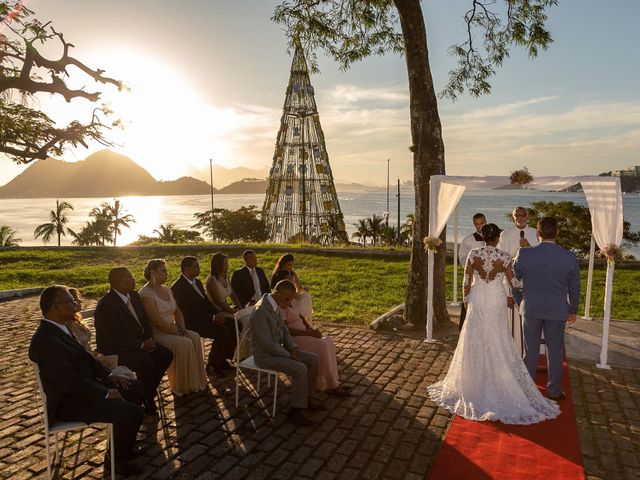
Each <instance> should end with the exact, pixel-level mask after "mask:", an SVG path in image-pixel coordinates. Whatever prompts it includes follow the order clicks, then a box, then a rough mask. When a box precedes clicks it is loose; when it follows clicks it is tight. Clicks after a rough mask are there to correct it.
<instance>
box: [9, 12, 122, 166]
mask: <svg viewBox="0 0 640 480" xmlns="http://www.w3.org/2000/svg"><path fill="white" fill-rule="evenodd" d="M0 25H1V26H2V30H1V31H0V153H5V154H6V155H7V156H9V157H10V158H11V159H12V160H14V161H15V162H17V163H29V162H31V161H32V160H35V159H46V158H47V157H49V156H50V155H60V154H62V152H63V150H64V147H65V146H67V145H70V146H74V147H76V146H78V145H82V146H84V147H87V141H89V140H93V141H97V142H98V143H101V144H102V145H106V146H109V145H111V143H110V142H109V141H107V140H106V139H105V136H104V131H105V129H108V128H110V127H111V126H113V125H116V124H118V123H119V122H118V121H115V122H111V121H107V119H108V117H109V115H110V114H111V113H112V112H111V111H110V110H109V108H108V107H107V106H106V105H102V106H96V108H95V109H94V110H93V112H92V114H91V116H90V117H89V119H88V121H87V122H81V121H79V120H74V121H72V122H71V123H69V124H68V125H67V126H66V127H58V126H57V125H56V121H55V120H54V119H51V118H49V117H48V116H47V115H46V114H45V113H44V112H42V111H40V109H39V108H38V107H37V105H34V107H33V108H32V107H31V106H29V103H30V102H29V100H31V98H32V97H33V95H35V94H37V93H40V92H41V93H49V94H53V95H60V96H62V97H63V98H64V99H65V100H66V101H67V102H70V101H71V100H72V99H74V98H85V99H87V100H88V101H89V102H94V103H95V102H98V100H99V99H100V92H95V91H94V92H88V91H86V90H84V88H80V89H73V88H71V87H70V86H69V73H68V70H72V69H70V68H69V67H76V68H77V69H78V70H80V72H81V73H79V74H78V73H77V74H74V80H75V79H76V78H78V79H82V77H83V76H84V77H85V79H89V80H91V81H93V82H96V83H102V84H111V85H114V86H116V87H118V88H119V89H122V88H123V85H122V82H120V81H118V80H114V79H112V78H109V77H107V76H105V75H104V71H103V70H100V69H97V68H96V69H94V68H90V67H88V66H87V65H85V64H84V63H83V62H81V61H79V60H78V59H76V58H75V57H73V56H71V55H70V50H71V48H73V45H72V44H71V43H69V42H67V41H66V40H65V38H64V35H63V34H62V33H60V32H57V31H56V30H55V29H54V28H53V27H52V26H51V25H50V22H46V23H45V22H41V21H39V20H38V19H37V18H35V16H34V12H33V11H32V10H29V9H28V8H27V7H26V6H25V5H24V3H23V2H21V1H19V0H14V1H6V0H0ZM54 42H59V43H60V46H61V50H62V54H61V55H60V56H59V57H57V58H55V59H51V58H47V57H45V56H44V55H43V54H42V53H41V49H43V50H47V49H50V48H51V46H52V45H51V44H52V43H54ZM14 93H15V94H18V95H14ZM14 99H16V100H17V101H15V100H14ZM109 123H110V125H109Z"/></svg>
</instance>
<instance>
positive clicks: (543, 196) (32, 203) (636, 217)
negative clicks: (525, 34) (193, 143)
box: [0, 189, 640, 258]
mask: <svg viewBox="0 0 640 480" xmlns="http://www.w3.org/2000/svg"><path fill="white" fill-rule="evenodd" d="M338 198H339V201H340V206H341V208H342V212H343V214H344V217H345V223H346V226H347V231H348V232H349V234H350V235H351V233H353V232H354V231H355V226H354V225H353V224H354V223H356V222H357V220H358V219H360V218H365V217H370V216H372V215H373V214H377V215H382V214H383V213H384V212H385V211H386V210H387V194H386V190H383V189H380V190H374V191H371V192H366V193H363V192H338ZM55 200H56V199H55V198H38V199H0V224H6V225H9V226H10V227H11V228H13V229H15V230H17V232H18V237H19V238H21V239H22V242H21V245H24V246H28V245H42V241H41V240H40V239H34V238H33V230H34V229H35V227H36V226H37V225H39V224H41V223H45V222H47V221H48V220H49V212H50V211H51V210H52V209H53V208H55ZM64 200H66V201H68V202H70V203H71V204H72V205H73V206H74V211H72V212H68V217H69V224H68V226H69V227H70V228H71V229H73V230H76V231H78V230H80V229H81V228H82V226H83V225H84V224H85V222H87V221H88V220H89V219H90V218H89V211H90V210H91V209H92V208H93V207H96V206H98V205H99V204H100V203H101V202H103V201H111V202H112V201H113V199H112V198H65V199H64ZM120 200H121V202H122V204H123V205H124V208H125V210H126V211H127V212H128V213H131V214H132V215H133V216H134V217H135V219H136V223H134V224H132V226H131V228H129V229H124V230H123V234H122V235H121V236H119V237H118V245H125V244H127V243H130V242H132V241H134V240H136V239H137V238H138V235H153V230H154V229H157V228H158V226H159V225H160V224H164V225H166V224H168V223H173V224H175V225H176V226H177V227H179V228H190V227H191V226H192V225H193V224H194V223H195V219H194V217H193V214H194V213H196V212H202V211H206V210H208V209H209V208H211V198H210V197H209V196H208V195H178V196H153V197H121V198H120ZM263 200H264V195H262V194H256V195H218V196H216V197H215V198H214V204H215V207H216V208H218V207H220V208H228V209H237V208H239V207H241V206H243V205H257V206H258V207H259V208H260V207H262V203H263ZM539 200H544V201H554V202H558V201H563V200H566V201H572V202H574V203H577V204H580V205H586V200H585V197H584V195H582V194H580V193H557V192H531V191H512V190H507V191H504V190H503V191H484V190H476V191H474V190H469V191H467V192H465V194H464V196H463V197H462V200H461V201H460V205H459V207H458V208H459V213H458V218H459V227H458V228H459V237H460V238H462V237H464V236H465V235H469V234H470V233H472V231H473V225H472V221H471V217H472V216H473V214H475V213H477V212H482V213H484V214H485V215H486V217H487V220H488V221H489V222H493V223H496V224H497V225H499V226H500V227H501V228H509V227H511V226H512V225H513V224H512V223H511V222H510V221H509V220H508V219H507V218H505V213H507V212H510V211H511V210H513V209H514V208H515V207H517V206H523V207H527V206H529V205H530V204H531V203H532V202H535V201H539ZM623 209H624V210H623V212H624V213H623V215H624V219H625V220H627V221H628V222H630V223H631V229H632V230H634V231H637V230H640V195H637V194H627V195H625V196H624V197H623ZM389 210H390V216H389V224H390V225H393V226H396V225H397V223H398V213H397V212H398V202H397V198H396V193H395V192H394V191H393V190H392V192H391V193H390V198H389ZM413 210H414V196H413V191H412V190H408V189H407V190H403V191H401V192H400V219H401V222H402V223H404V222H405V221H406V217H407V214H409V213H412V212H413ZM447 232H448V233H447V237H448V239H449V240H450V241H452V240H453V217H452V218H451V219H450V222H449V225H448V230H447ZM71 240H72V239H71V238H69V237H66V238H65V237H63V238H62V243H63V244H64V245H69V244H70V243H71ZM54 243H55V240H54ZM627 249H628V250H629V251H630V252H631V253H633V254H634V255H635V256H636V257H638V258H640V246H636V247H632V248H627Z"/></svg>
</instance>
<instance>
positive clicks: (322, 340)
mask: <svg viewBox="0 0 640 480" xmlns="http://www.w3.org/2000/svg"><path fill="white" fill-rule="evenodd" d="M271 278H272V281H273V280H274V279H275V280H276V283H277V282H280V281H281V280H290V281H293V280H291V273H290V272H289V271H288V270H279V271H277V272H276V273H275V274H274V275H273V277H271ZM303 293H304V294H307V295H308V293H307V292H303ZM300 305H301V302H300V300H299V294H296V296H295V297H294V298H293V299H292V300H291V305H290V306H288V307H287V308H285V309H284V313H285V317H284V323H285V325H286V326H287V328H288V329H289V333H290V334H291V335H292V336H293V337H294V340H295V342H296V345H298V347H300V348H301V349H302V350H304V351H306V352H313V353H315V354H316V355H318V379H317V383H316V388H317V389H318V391H321V392H323V391H324V392H327V393H328V394H329V395H335V396H338V397H348V396H349V395H350V392H349V390H348V389H347V388H346V387H342V386H341V385H340V378H339V376H338V361H337V357H336V347H335V345H334V344H333V341H332V340H331V338H329V337H323V336H322V333H320V330H318V329H317V328H313V325H312V323H311V318H309V317H305V316H304V315H302V314H301V313H300Z"/></svg>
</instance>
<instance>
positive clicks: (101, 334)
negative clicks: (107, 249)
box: [94, 267, 173, 415]
mask: <svg viewBox="0 0 640 480" xmlns="http://www.w3.org/2000/svg"><path fill="white" fill-rule="evenodd" d="M109 284H110V285H111V288H110V289H109V291H108V292H107V294H106V295H104V296H103V297H102V298H101V299H100V300H99V301H98V305H97V306H96V311H95V313H94V322H95V327H96V345H97V347H98V352H100V353H101V354H102V355H118V363H119V364H120V365H125V366H126V367H128V368H130V369H131V370H133V371H134V372H135V373H136V376H137V377H138V380H139V381H140V383H141V384H142V387H143V388H144V404H145V410H146V412H147V413H148V414H149V415H156V414H157V408H156V404H155V401H154V398H155V396H156V391H157V390H158V385H160V382H161V381H162V377H163V376H164V372H166V371H167V368H168V367H169V364H170V363H171V360H172V359H173V354H172V353H171V350H169V349H168V348H166V347H163V346H162V345H160V344H159V343H158V342H156V340H155V339H154V338H153V333H152V330H151V327H150V325H149V321H148V320H147V316H146V314H145V311H144V308H143V306H142V301H141V300H140V296H139V295H138V294H137V293H136V292H135V290H134V289H135V287H136V281H135V279H134V278H133V275H132V274H131V272H130V271H129V269H128V268H126V267H116V268H112V269H111V271H110V272H109Z"/></svg>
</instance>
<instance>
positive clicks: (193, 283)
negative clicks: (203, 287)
mask: <svg viewBox="0 0 640 480" xmlns="http://www.w3.org/2000/svg"><path fill="white" fill-rule="evenodd" d="M190 283H191V286H192V287H193V289H194V290H195V291H196V292H197V293H198V295H200V296H201V297H202V298H204V295H203V294H202V292H201V291H200V289H199V288H198V284H197V283H196V281H195V280H193V281H191V282H190Z"/></svg>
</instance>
